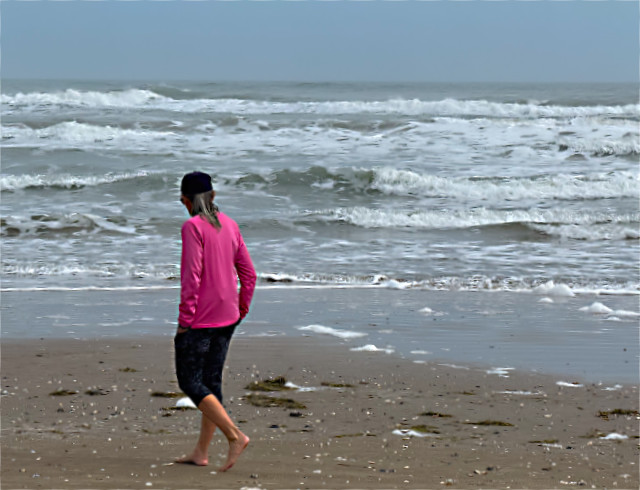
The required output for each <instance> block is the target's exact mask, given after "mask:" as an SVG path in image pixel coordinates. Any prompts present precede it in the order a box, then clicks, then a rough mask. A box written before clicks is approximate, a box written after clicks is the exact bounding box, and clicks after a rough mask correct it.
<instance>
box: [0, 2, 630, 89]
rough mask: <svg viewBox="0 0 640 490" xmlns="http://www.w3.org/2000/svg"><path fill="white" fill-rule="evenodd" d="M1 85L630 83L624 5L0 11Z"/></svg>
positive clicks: (191, 5)
mask: <svg viewBox="0 0 640 490" xmlns="http://www.w3.org/2000/svg"><path fill="white" fill-rule="evenodd" d="M1 14H2V33H1V38H0V41H1V43H2V45H1V50H2V65H1V72H0V75H1V76H2V77H3V78H74V79H75V78H81V79H147V80H179V79H190V80H249V81H253V80H291V81H340V80H343V81H364V80H366V81H440V82H443V81H444V82H448V81H451V82H456V81H504V82H509V81H515V82H519V81H531V82H540V81H551V82H562V81H569V82H579V81H584V82H598V81H614V82H615V81H637V80H638V73H639V66H638V65H639V63H638V58H639V55H638V51H639V50H638V39H639V37H638V20H639V15H638V3H637V2H635V1H597V2H592V1H584V0H583V1H580V0H578V1H570V2H550V1H506V2H487V1H481V0H475V1H470V2H455V1H427V2H421V1H404V2H383V1H374V2H353V1H338V2H332V1H313V0H307V1H302V2H288V1H271V2H252V1H246V0H244V1H236V2H221V1H215V0H209V1H202V2H194V1H180V0H174V1H168V2H149V1H133V2H128V1H121V2H120V1H113V0H110V1H102V2H83V1H71V2H52V1H36V2H18V1H14V0H13V1H12V0H9V1H3V2H2V3H1Z"/></svg>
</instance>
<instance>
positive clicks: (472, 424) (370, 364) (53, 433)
mask: <svg viewBox="0 0 640 490" xmlns="http://www.w3.org/2000/svg"><path fill="white" fill-rule="evenodd" d="M506 374H507V375H508V377H501V376H499V375H497V374H487V373H486V370H485V369H483V368H481V367H477V366H470V367H467V368H460V367H457V368H455V367H447V366H442V365H438V364H416V363H412V362H409V361H406V360H402V359H397V358H394V357H393V356H389V355H385V354H383V353H380V352H376V353H366V352H357V353H355V352H350V351H349V350H348V348H347V347H345V346H343V345H336V344H330V343H325V342H324V341H323V340H319V339H317V338H312V339H308V338H285V337H275V338H238V339H235V340H234V341H233V344H232V346H231V350H230V354H229V362H228V369H227V370H226V373H225V387H224V392H225V397H226V400H225V404H226V406H227V408H228V409H229V410H230V411H231V415H232V417H233V418H234V420H236V422H237V423H238V425H239V426H240V427H241V428H242V430H243V431H244V432H245V433H246V434H247V435H249V436H250V437H251V444H250V446H249V448H248V449H247V451H246V452H245V453H244V454H243V456H242V457H241V459H240V461H239V462H238V463H237V464H236V466H235V467H234V468H233V469H232V470H231V471H229V472H227V473H216V471H215V470H216V468H217V465H219V464H221V463H222V462H223V461H224V458H225V456H226V444H225V441H224V440H223V438H222V437H221V436H220V435H217V436H216V438H215V439H214V443H213V444H212V447H211V453H210V456H211V458H210V460H211V463H210V465H209V466H207V467H195V466H189V465H179V464H173V463H172V461H173V459H174V458H175V457H178V456H180V455H182V454H185V453H187V451H190V450H191V449H192V446H193V444H194V443H195V440H196V437H197V434H198V428H199V417H200V416H199V412H197V411H196V410H186V411H180V410H175V409H173V408H172V407H173V406H174V405H175V402H176V399H175V398H165V397H161V396H153V395H154V394H156V395H157V394H166V393H171V392H177V391H179V389H178V387H177V385H176V382H175V375H174V368H173V348H172V342H171V340H170V339H168V338H161V337H159V338H145V339H129V340H123V339H119V340H101V341H87V340H84V341H80V340H22V341H17V340H16V341H13V340H7V341H4V342H3V346H2V378H3V379H2V390H3V391H2V394H3V396H2V487H3V488H242V487H247V488H258V487H260V488H444V487H451V488H476V487H477V488H567V487H573V486H581V487H586V488H602V487H607V488H638V485H639V478H638V454H639V451H638V415H637V410H638V387H637V386H618V387H612V386H606V385H593V384H588V383H584V384H583V385H582V386H578V385H571V386H559V385H558V384H557V382H558V381H565V382H567V383H568V384H571V383H573V382H575V381H576V380H574V379H562V377H553V376H543V375H539V374H523V373H516V372H508V373H506ZM276 376H284V377H286V379H287V380H289V381H290V382H292V383H294V384H295V385H298V386H300V387H303V388H316V389H315V390H311V391H304V390H290V391H283V392H274V393H267V392H255V393H259V394H263V395H267V396H271V397H281V398H282V397H284V398H290V399H292V400H294V401H295V402H298V403H301V404H303V405H304V407H305V408H286V407H282V406H278V407H266V408H265V407H256V406H253V405H252V404H251V403H249V401H248V399H247V395H249V394H250V393H252V392H251V391H249V390H248V389H246V387H247V385H249V384H250V383H251V382H253V381H256V380H263V379H267V378H273V377H276ZM578 381H579V380H578ZM323 383H325V384H327V383H328V384H333V385H334V386H323ZM336 385H343V386H336ZM607 388H615V389H607ZM55 392H58V394H57V395H55V394H54V393H55ZM505 392H510V393H505ZM616 410H617V411H618V413H614V412H615V411H616ZM482 422H484V423H485V424H489V425H483V424H482ZM498 423H500V424H510V425H496V424H498ZM412 428H413V430H414V431H416V433H417V434H419V435H423V436H424V437H418V435H414V436H412V435H410V434H411V433H410V432H407V433H405V434H402V432H400V434H399V435H398V434H397V433H394V431H396V430H400V431H407V430H411V429H412ZM609 434H621V435H624V436H626V437H627V438H626V439H620V440H615V439H614V440H608V439H603V438H602V437H603V436H606V435H609Z"/></svg>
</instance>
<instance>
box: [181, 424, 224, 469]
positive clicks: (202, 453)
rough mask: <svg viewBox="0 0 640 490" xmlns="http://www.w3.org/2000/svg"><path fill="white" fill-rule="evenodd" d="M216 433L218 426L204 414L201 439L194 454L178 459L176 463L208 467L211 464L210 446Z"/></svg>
mask: <svg viewBox="0 0 640 490" xmlns="http://www.w3.org/2000/svg"><path fill="white" fill-rule="evenodd" d="M215 431H216V424H214V423H213V422H212V421H211V420H209V418H208V417H207V416H206V415H204V414H202V422H201V423H200V437H199V438H198V443H197V444H196V447H195V449H194V450H193V452H192V453H191V454H190V455H188V456H185V457H183V458H178V459H176V463H186V464H195V465H198V466H206V465H208V464H209V445H210V444H211V440H212V439H213V433H214V432H215Z"/></svg>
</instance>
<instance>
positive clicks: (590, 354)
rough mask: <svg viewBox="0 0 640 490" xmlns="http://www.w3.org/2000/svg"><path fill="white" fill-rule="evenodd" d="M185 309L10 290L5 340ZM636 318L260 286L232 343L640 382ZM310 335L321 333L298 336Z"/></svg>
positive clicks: (147, 299)
mask: <svg viewBox="0 0 640 490" xmlns="http://www.w3.org/2000/svg"><path fill="white" fill-rule="evenodd" d="M177 302H178V290H177V289H169V290H133V291H131V290H130V291H64V292H28V293H5V294H4V297H3V305H2V306H3V312H2V338H3V340H4V341H10V340H13V339H20V338H23V339H34V340H35V339H39V338H66V339H74V338H84V339H103V340H106V341H108V340H111V339H115V338H124V339H126V338H133V337H140V338H145V337H148V336H163V335H164V336H171V335H173V332H174V330H175V319H176V318H177ZM596 303H598V304H596ZM607 308H608V309H609V310H610V313H603V311H607ZM636 310H637V299H636V298H635V297H621V296H609V297H607V298H601V297H597V296H575V297H564V296H555V297H553V296H545V295H533V294H520V293H493V294H487V293H486V292H485V293H484V294H483V292H452V291H422V290H388V289H387V290H383V289H378V288H367V289H334V288H327V289H311V290H308V289H306V290H305V289H293V290H291V289H289V290H286V291H285V290H284V288H277V289H260V290H257V291H256V295H255V298H254V303H253V305H252V310H251V313H250V315H249V316H248V317H247V319H246V320H245V321H244V322H243V323H242V324H241V325H240V327H239V329H238V331H237V332H236V336H237V337H245V336H246V337H255V336H262V335H264V336H270V335H271V336H277V337H279V338H280V337H286V338H292V339H293V338H299V337H301V336H302V335H309V337H308V338H309V341H310V342H318V341H324V340H327V339H330V340H331V341H334V343H336V344H340V345H342V344H345V345H347V346H348V347H350V348H354V349H358V348H364V347H365V346H369V345H375V346H376V348H378V349H383V350H385V351H389V352H391V351H393V353H394V355H395V356H397V357H400V358H406V359H408V360H413V361H416V362H434V361H437V362H442V363H448V364H462V365H465V366H486V367H487V369H489V368H497V367H500V368H514V369H515V370H517V371H522V372H539V373H552V374H555V375H556V376H558V377H561V378H565V377H568V378H574V379H581V380H586V381H589V382H603V383H637V382H638V381H639V379H640V376H639V373H638V368H637V366H638V361H639V359H640V345H639V344H638V332H637V318H638V317H637V316H634V315H639V313H637V312H636ZM618 312H621V313H624V314H626V315H627V316H616V314H617V313H618ZM310 327H311V328H316V327H318V329H319V330H318V331H313V330H312V331H305V330H301V329H307V328H310ZM320 330H324V332H323V331H320ZM327 333H328V335H327ZM345 335H347V336H348V335H354V336H352V337H350V338H345V337H344V336H345ZM321 339H322V340H321Z"/></svg>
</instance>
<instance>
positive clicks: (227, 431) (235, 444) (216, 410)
mask: <svg viewBox="0 0 640 490" xmlns="http://www.w3.org/2000/svg"><path fill="white" fill-rule="evenodd" d="M198 408H199V409H200V410H201V411H202V413H203V414H204V415H205V416H206V417H207V418H208V419H209V421H210V422H212V423H213V424H215V425H216V426H217V427H218V428H220V430H221V431H222V433H223V434H224V435H225V437H226V438H227V441H229V454H228V456H227V461H226V462H225V464H224V465H222V466H221V467H220V471H227V470H228V469H230V468H231V467H232V466H233V465H234V464H235V462H236V461H237V460H238V457H239V456H240V454H241V453H242V451H244V450H245V448H246V447H247V446H248V445H249V438H248V437H247V436H246V435H245V434H243V433H242V432H241V431H240V429H238V428H237V427H236V426H235V424H234V423H233V421H232V420H231V418H230V417H229V415H228V414H227V412H226V411H225V409H224V407H223V406H222V404H221V403H220V402H219V401H218V399H217V398H216V397H215V396H213V395H207V396H206V397H205V398H204V399H203V400H202V401H201V402H200V404H199V405H198Z"/></svg>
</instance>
